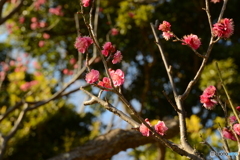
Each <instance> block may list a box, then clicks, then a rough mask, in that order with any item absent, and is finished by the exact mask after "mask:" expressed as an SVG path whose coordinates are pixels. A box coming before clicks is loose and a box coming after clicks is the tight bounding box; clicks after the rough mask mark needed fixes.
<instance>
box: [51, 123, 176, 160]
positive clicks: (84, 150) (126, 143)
mask: <svg viewBox="0 0 240 160" xmlns="http://www.w3.org/2000/svg"><path fill="white" fill-rule="evenodd" d="M166 125H167V126H168V127H169V130H168V132H167V135H166V136H165V138H172V137H174V136H176V135H177V134H178V133H179V131H178V123H177V122H176V121H175V120H169V121H167V122H166ZM154 142H156V141H155V139H154V138H153V137H144V136H142V135H141V133H140V132H138V131H134V130H131V129H129V130H122V129H115V130H112V131H110V132H109V133H106V134H104V135H101V136H99V137H97V138H96V139H94V140H91V141H89V142H87V143H86V144H85V145H83V146H80V147H77V148H75V149H74V150H72V151H70V152H67V153H64V154H61V155H58V156H56V157H53V158H50V159H49V160H93V159H108V158H111V157H112V156H113V155H115V154H117V153H118V152H120V151H124V150H126V149H128V148H135V147H138V146H141V145H144V144H148V143H154Z"/></svg>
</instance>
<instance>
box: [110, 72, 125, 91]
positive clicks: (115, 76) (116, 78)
mask: <svg viewBox="0 0 240 160" xmlns="http://www.w3.org/2000/svg"><path fill="white" fill-rule="evenodd" d="M109 73H110V76H111V78H112V81H113V85H114V86H115V87H116V86H121V85H122V84H123V83H124V73H123V71H122V70H121V69H117V70H116V71H114V70H112V69H109Z"/></svg>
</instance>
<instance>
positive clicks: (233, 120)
mask: <svg viewBox="0 0 240 160" xmlns="http://www.w3.org/2000/svg"><path fill="white" fill-rule="evenodd" d="M229 122H230V123H231V124H233V123H235V122H237V118H236V116H231V117H229Z"/></svg>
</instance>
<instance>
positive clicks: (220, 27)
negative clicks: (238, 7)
mask: <svg viewBox="0 0 240 160" xmlns="http://www.w3.org/2000/svg"><path fill="white" fill-rule="evenodd" d="M233 31H234V25H233V21H232V19H228V18H224V19H221V20H220V21H219V22H218V23H215V24H214V25H213V28H212V32H213V35H214V36H215V37H220V38H229V37H230V36H231V35H232V34H233Z"/></svg>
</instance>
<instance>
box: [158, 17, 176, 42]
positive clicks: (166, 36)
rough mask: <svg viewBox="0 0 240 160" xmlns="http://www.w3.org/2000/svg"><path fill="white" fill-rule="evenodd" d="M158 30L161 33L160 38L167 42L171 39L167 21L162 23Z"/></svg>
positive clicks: (171, 35)
mask: <svg viewBox="0 0 240 160" xmlns="http://www.w3.org/2000/svg"><path fill="white" fill-rule="evenodd" d="M158 30H160V31H162V32H163V34H162V36H163V38H164V39H165V40H167V41H168V40H169V39H170V38H171V37H173V33H172V32H170V31H171V24H170V23H169V22H167V21H163V23H162V24H160V25H159V26H158Z"/></svg>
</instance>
